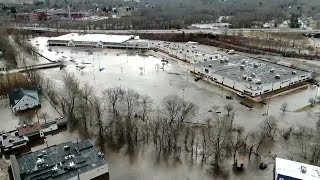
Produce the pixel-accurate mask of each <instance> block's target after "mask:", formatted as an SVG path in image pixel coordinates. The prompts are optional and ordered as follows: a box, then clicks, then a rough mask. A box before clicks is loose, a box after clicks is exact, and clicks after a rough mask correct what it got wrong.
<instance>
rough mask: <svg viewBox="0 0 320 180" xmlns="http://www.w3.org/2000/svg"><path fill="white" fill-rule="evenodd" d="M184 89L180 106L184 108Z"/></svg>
mask: <svg viewBox="0 0 320 180" xmlns="http://www.w3.org/2000/svg"><path fill="white" fill-rule="evenodd" d="M184 90H185V89H184V88H183V89H182V106H183V107H184Z"/></svg>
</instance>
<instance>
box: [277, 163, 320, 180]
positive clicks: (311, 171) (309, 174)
mask: <svg viewBox="0 0 320 180" xmlns="http://www.w3.org/2000/svg"><path fill="white" fill-rule="evenodd" d="M301 167H305V168H306V172H305V173H303V172H301ZM276 173H277V174H281V175H284V176H289V177H293V178H297V179H303V180H319V179H320V167H318V166H313V165H310V164H305V163H300V162H296V161H290V160H287V159H282V158H276Z"/></svg>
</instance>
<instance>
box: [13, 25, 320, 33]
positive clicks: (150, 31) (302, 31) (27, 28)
mask: <svg viewBox="0 0 320 180" xmlns="http://www.w3.org/2000/svg"><path fill="white" fill-rule="evenodd" d="M10 27H11V28H16V29H24V30H33V31H49V32H57V31H58V32H65V33H68V32H69V33H77V32H83V30H77V29H70V30H69V29H56V28H45V27H19V26H10ZM240 31H241V32H286V33H290V32H291V33H292V32H298V33H306V34H316V33H320V30H308V29H179V30H176V29H172V30H163V29H162V30H86V33H107V34H112V33H116V34H138V33H155V34H157V33H159V34H160V33H183V32H184V33H205V34H207V33H211V34H223V33H226V32H227V33H232V32H234V33H237V32H240Z"/></svg>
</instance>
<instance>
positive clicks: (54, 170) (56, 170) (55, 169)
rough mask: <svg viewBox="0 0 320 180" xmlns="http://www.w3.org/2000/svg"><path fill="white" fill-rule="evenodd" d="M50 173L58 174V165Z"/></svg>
mask: <svg viewBox="0 0 320 180" xmlns="http://www.w3.org/2000/svg"><path fill="white" fill-rule="evenodd" d="M51 172H58V164H56V165H55V166H54V167H53V168H52V169H51Z"/></svg>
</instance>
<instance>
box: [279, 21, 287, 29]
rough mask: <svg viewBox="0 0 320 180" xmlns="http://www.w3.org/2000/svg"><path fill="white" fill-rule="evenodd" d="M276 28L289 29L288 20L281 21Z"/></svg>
mask: <svg viewBox="0 0 320 180" xmlns="http://www.w3.org/2000/svg"><path fill="white" fill-rule="evenodd" d="M278 27H279V28H283V29H286V28H290V20H285V21H283V22H282V23H281V24H279V25H278Z"/></svg>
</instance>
